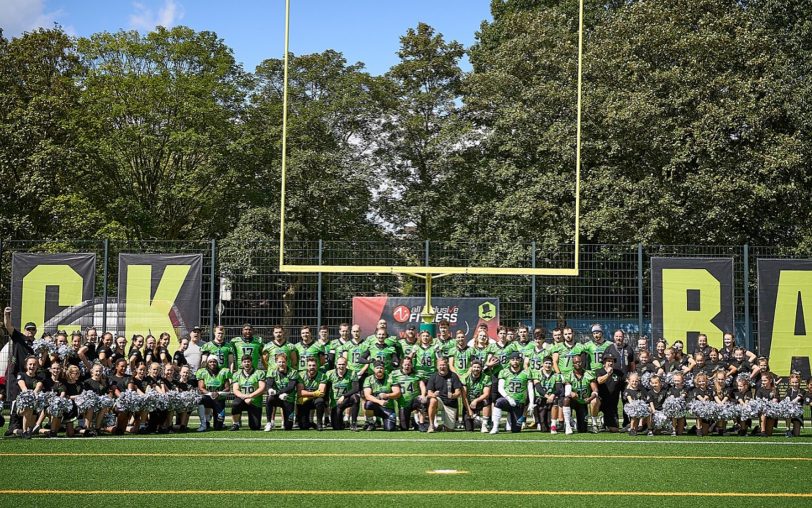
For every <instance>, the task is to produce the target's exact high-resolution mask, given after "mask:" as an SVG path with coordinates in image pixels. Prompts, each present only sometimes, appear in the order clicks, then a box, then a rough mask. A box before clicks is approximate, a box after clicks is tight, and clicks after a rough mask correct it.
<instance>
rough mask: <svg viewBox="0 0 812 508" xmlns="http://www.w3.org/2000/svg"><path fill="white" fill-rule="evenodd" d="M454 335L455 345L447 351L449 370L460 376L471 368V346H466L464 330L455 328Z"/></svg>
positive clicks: (466, 339) (466, 340)
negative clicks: (455, 332) (455, 336)
mask: <svg viewBox="0 0 812 508" xmlns="http://www.w3.org/2000/svg"><path fill="white" fill-rule="evenodd" d="M456 335H457V340H456V342H457V345H456V347H454V348H452V349H451V350H450V351H449V353H448V356H449V357H450V359H451V370H452V371H453V372H456V373H457V375H458V376H460V378H462V377H463V376H464V375H466V374H468V369H470V368H471V354H472V353H473V348H471V347H468V338H467V337H466V336H465V332H464V331H462V330H457V334H456Z"/></svg>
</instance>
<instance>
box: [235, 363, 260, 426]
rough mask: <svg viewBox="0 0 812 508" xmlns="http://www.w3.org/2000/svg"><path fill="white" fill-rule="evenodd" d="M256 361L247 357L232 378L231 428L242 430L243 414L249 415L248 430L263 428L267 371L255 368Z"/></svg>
mask: <svg viewBox="0 0 812 508" xmlns="http://www.w3.org/2000/svg"><path fill="white" fill-rule="evenodd" d="M253 361H254V359H253V358H251V357H250V356H248V355H245V356H243V357H242V359H241V360H240V363H241V364H242V369H240V370H238V371H237V372H236V373H235V374H234V375H233V376H232V377H231V391H232V393H233V394H234V402H232V403H231V421H232V424H231V428H230V429H229V430H240V425H241V424H242V422H241V421H240V420H241V419H242V412H243V411H246V412H247V413H248V428H250V429H251V430H259V429H260V428H262V395H263V394H264V393H265V371H264V370H259V369H255V368H254V364H253Z"/></svg>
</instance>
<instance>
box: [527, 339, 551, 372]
mask: <svg viewBox="0 0 812 508" xmlns="http://www.w3.org/2000/svg"><path fill="white" fill-rule="evenodd" d="M551 354H552V353H550V350H549V349H544V348H542V349H541V351H539V350H538V349H536V345H535V344H531V345H530V347H528V348H526V349H525V350H524V357H525V358H527V359H529V360H530V362H529V367H530V370H532V371H536V372H538V371H540V370H541V367H542V366H543V365H544V359H545V358H547V357H548V356H550V355H551Z"/></svg>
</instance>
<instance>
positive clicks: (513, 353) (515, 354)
mask: <svg viewBox="0 0 812 508" xmlns="http://www.w3.org/2000/svg"><path fill="white" fill-rule="evenodd" d="M521 357H522V354H521V353H520V352H518V351H514V352H512V353H510V359H511V360H513V359H514V358H521Z"/></svg>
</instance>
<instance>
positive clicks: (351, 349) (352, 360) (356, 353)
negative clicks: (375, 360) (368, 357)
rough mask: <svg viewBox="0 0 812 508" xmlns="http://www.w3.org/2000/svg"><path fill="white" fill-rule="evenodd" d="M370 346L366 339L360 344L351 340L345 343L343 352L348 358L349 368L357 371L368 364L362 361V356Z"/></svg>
mask: <svg viewBox="0 0 812 508" xmlns="http://www.w3.org/2000/svg"><path fill="white" fill-rule="evenodd" d="M368 348H369V345H368V344H367V343H366V342H365V341H364V342H361V343H359V344H356V343H355V342H353V341H349V342H347V343H346V344H344V347H343V348H342V350H341V353H342V354H343V355H344V356H345V357H346V358H347V368H348V369H349V370H351V371H353V372H356V373H357V372H359V371H360V370H361V369H363V368H364V365H366V364H363V363H361V358H362V357H363V356H364V353H366V351H367V349H368Z"/></svg>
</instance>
